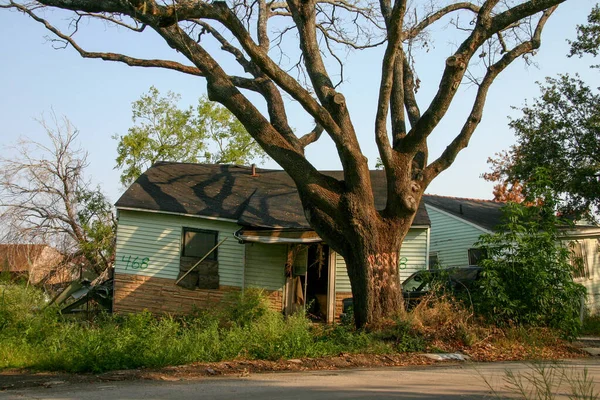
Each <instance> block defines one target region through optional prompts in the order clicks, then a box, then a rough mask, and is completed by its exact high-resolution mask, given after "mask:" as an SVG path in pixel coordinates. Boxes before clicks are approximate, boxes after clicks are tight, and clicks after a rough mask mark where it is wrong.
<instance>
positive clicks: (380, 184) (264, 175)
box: [116, 162, 430, 229]
mask: <svg viewBox="0 0 600 400" xmlns="http://www.w3.org/2000/svg"><path fill="white" fill-rule="evenodd" d="M322 172H323V173H326V174H328V175H330V176H333V177H335V178H338V179H339V178H341V176H342V172H341V171H322ZM256 173H257V176H252V172H251V168H250V167H242V166H237V165H216V164H187V163H173V162H160V163H156V164H155V165H153V166H152V167H150V168H149V169H148V170H147V171H146V172H144V173H143V174H142V175H141V176H140V177H139V178H138V179H137V180H136V181H135V182H134V183H133V184H132V185H131V186H130V187H129V188H128V189H127V190H126V191H125V193H124V194H123V195H122V196H121V198H120V199H119V200H118V201H117V203H116V206H117V208H136V209H143V210H152V211H163V212H174V213H179V214H189V215H198V216H206V217H219V218H227V219H233V220H236V221H238V223H239V224H240V225H244V226H253V227H266V228H267V227H268V228H301V229H310V226H309V224H308V222H307V221H306V218H305V217H304V212H303V208H302V203H301V202H300V197H299V196H298V191H297V189H296V186H295V184H294V182H293V181H292V179H291V178H290V176H289V175H288V174H287V173H286V172H285V171H281V170H268V169H260V168H257V169H256ZM371 180H372V183H373V188H374V189H373V191H374V193H375V198H376V203H377V204H376V206H377V207H378V208H383V207H384V206H385V201H386V184H385V174H384V172H383V171H371ZM413 225H430V222H429V217H428V216H427V211H426V210H425V207H424V206H423V204H421V206H420V207H419V211H418V212H417V215H416V217H415V220H414V221H413Z"/></svg>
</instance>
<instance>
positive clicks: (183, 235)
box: [180, 226, 219, 261]
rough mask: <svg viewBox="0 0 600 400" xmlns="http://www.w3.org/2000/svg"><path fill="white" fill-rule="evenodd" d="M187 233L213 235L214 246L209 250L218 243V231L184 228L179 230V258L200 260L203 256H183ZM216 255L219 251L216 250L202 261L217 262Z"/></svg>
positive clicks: (217, 257) (217, 256) (217, 255)
mask: <svg viewBox="0 0 600 400" xmlns="http://www.w3.org/2000/svg"><path fill="white" fill-rule="evenodd" d="M188 232H194V233H201V234H208V235H214V238H215V241H214V244H213V245H212V246H211V248H213V247H214V246H216V245H217V243H218V242H219V231H215V230H212V229H201V228H190V227H187V226H184V227H182V229H181V253H180V255H181V257H193V258H198V259H200V258H202V257H203V256H204V255H202V256H195V255H187V254H185V249H186V233H188ZM218 253H219V249H218V248H216V249H214V250H213V251H212V253H210V255H209V256H208V257H206V258H205V259H204V260H205V261H218V260H219V254H218Z"/></svg>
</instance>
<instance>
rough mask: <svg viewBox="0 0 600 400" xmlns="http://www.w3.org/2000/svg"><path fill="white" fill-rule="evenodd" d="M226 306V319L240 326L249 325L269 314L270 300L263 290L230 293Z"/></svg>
mask: <svg viewBox="0 0 600 400" xmlns="http://www.w3.org/2000/svg"><path fill="white" fill-rule="evenodd" d="M224 304H225V305H226V306H225V310H224V311H225V314H224V318H225V319H226V320H227V321H229V322H232V323H234V324H237V325H239V326H246V325H249V324H251V323H253V322H255V321H256V320H258V319H259V318H260V317H262V316H263V315H265V314H267V313H268V312H269V299H268V298H267V297H266V294H265V292H264V290H261V289H255V288H250V289H246V290H244V291H243V292H238V291H236V292H231V293H228V294H227V296H226V297H225V301H224Z"/></svg>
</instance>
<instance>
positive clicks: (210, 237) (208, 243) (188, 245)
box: [181, 228, 219, 261]
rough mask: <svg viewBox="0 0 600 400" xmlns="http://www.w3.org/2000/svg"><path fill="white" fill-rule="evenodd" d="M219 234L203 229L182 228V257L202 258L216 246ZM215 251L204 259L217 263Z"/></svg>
mask: <svg viewBox="0 0 600 400" xmlns="http://www.w3.org/2000/svg"><path fill="white" fill-rule="evenodd" d="M218 236H219V232H217V231H207V230H204V229H192V228H183V249H182V254H181V255H182V256H184V257H198V258H202V257H204V256H205V255H206V254H207V253H208V252H209V251H210V250H211V249H212V248H213V247H215V246H216V245H217V238H218ZM217 251H218V249H215V250H214V251H213V252H212V253H210V254H209V255H208V257H206V260H212V261H217Z"/></svg>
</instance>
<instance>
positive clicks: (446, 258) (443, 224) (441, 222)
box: [425, 205, 487, 267]
mask: <svg viewBox="0 0 600 400" xmlns="http://www.w3.org/2000/svg"><path fill="white" fill-rule="evenodd" d="M425 207H426V208H427V213H428V214H429V219H430V220H431V244H430V251H431V252H436V253H437V255H438V260H439V261H440V264H441V265H442V266H444V267H459V266H464V265H469V252H468V251H469V249H470V248H473V247H475V243H476V242H477V241H478V240H479V236H480V235H482V234H484V233H486V232H487V231H485V230H484V229H483V228H477V227H475V226H474V225H473V224H470V223H467V222H464V221H461V220H460V218H457V217H452V216H450V215H447V214H445V213H442V212H439V211H438V210H436V209H435V208H432V207H430V206H428V205H425Z"/></svg>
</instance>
